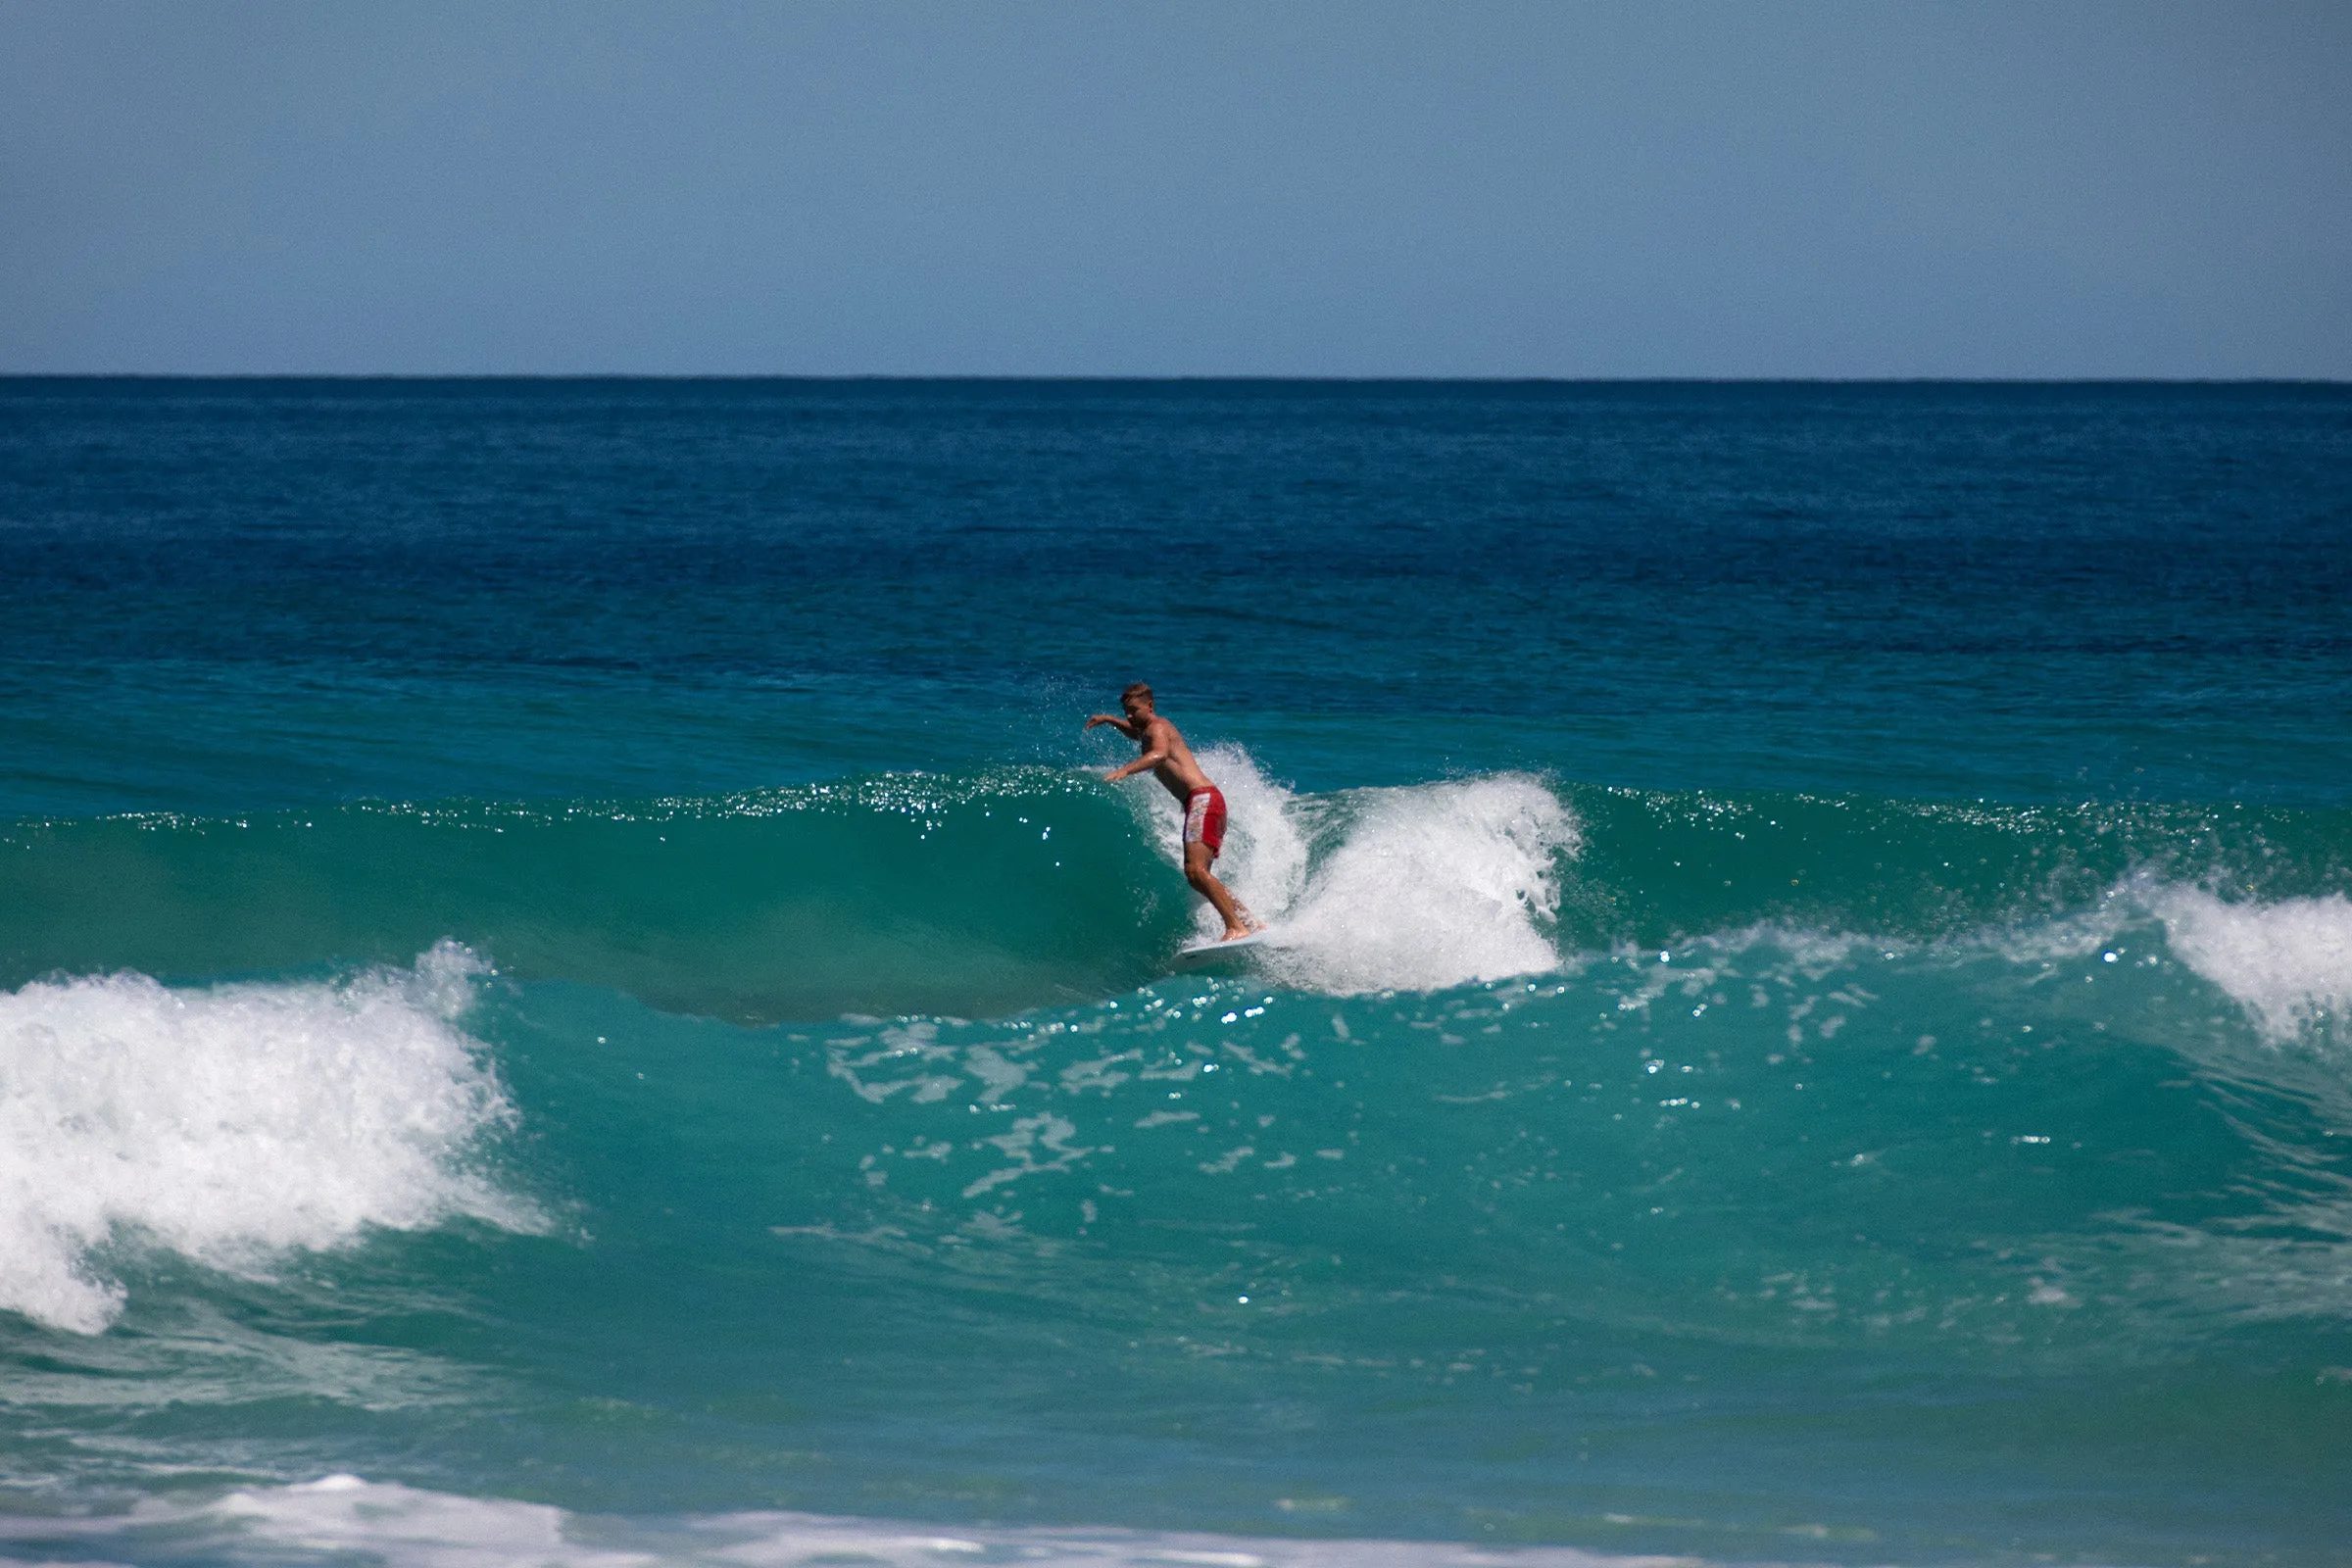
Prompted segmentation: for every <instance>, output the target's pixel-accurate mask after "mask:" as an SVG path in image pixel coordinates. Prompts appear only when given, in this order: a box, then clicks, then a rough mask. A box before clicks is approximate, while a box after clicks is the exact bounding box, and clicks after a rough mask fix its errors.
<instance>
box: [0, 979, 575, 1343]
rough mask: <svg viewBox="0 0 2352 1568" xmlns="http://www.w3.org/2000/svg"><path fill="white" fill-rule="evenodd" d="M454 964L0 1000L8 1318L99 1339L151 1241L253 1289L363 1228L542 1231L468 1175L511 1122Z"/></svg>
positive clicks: (0, 1236)
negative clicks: (112, 1251)
mask: <svg viewBox="0 0 2352 1568" xmlns="http://www.w3.org/2000/svg"><path fill="white" fill-rule="evenodd" d="M480 967H481V966H480V963H479V960H477V959H476V958H475V957H474V956H472V955H471V954H470V953H468V952H466V950H465V949H463V948H460V947H458V946H456V945H454V944H447V943H444V944H442V945H440V946H438V947H436V948H435V949H434V950H433V951H432V952H430V953H427V954H425V955H424V956H421V957H420V958H418V959H417V963H416V965H415V967H414V968H412V969H406V970H378V971H374V972H371V973H368V974H366V975H362V976H359V977H357V978H354V979H350V980H346V981H343V982H340V983H330V982H315V983H304V984H279V985H267V984H245V985H224V986H218V987H214V988H211V989H208V990H199V991H183V990H172V989H168V988H166V987H164V986H162V985H159V984H158V983H156V982H155V981H154V980H151V979H149V978H147V977H146V976H144V975H138V974H118V975H109V976H103V977H91V978H84V979H74V980H65V981H50V982H39V983H35V984H32V985H28V986H25V988H24V989H22V990H20V991H17V992H14V993H12V994H8V995H5V996H0V1307H6V1308H9V1309H13V1310H15V1311H19V1312H23V1313H25V1314H26V1315H27V1316H29V1317H32V1318H35V1319H37V1320H39V1321H40V1322H42V1323H44V1324H47V1325H49V1326H51V1327H53V1328H60V1329H68V1330H73V1331H74V1332H77V1333H83V1334H94V1333H97V1332H99V1331H100V1330H102V1329H104V1328H105V1327H106V1326H107V1325H108V1324H109V1323H111V1322H113V1321H114V1319H115V1318H116V1316H117V1315H119V1314H120V1312H121V1311H122V1309H123V1300H124V1292H123V1287H122V1286H121V1285H120V1284H117V1283H115V1282H114V1281H111V1280H109V1279H106V1278H104V1277H103V1276H102V1275H101V1274H100V1273H99V1272H98V1269H97V1266H96V1264H95V1263H94V1262H93V1254H94V1253H95V1252H96V1251H97V1250H99V1249H101V1248H103V1247H105V1246H106V1245H107V1244H109V1243H110V1242H111V1241H117V1240H138V1241H143V1242H148V1243H152V1244H153V1245H157V1246H160V1247H164V1248H167V1249H169V1250H172V1251H174V1252H177V1253H180V1254H181V1255H183V1256H185V1257H188V1258H191V1259H193V1260H195V1261H197V1262H200V1263H204V1264H206V1265H208V1266H211V1267H215V1268H221V1269H226V1270H232V1271H243V1272H253V1271H257V1270H260V1269H263V1268H266V1267H267V1266H268V1264H269V1262H270V1259H271V1258H272V1257H273V1256H275V1255H277V1254H279V1253H282V1252H283V1251H285V1250H290V1249H296V1248H308V1249H322V1248H330V1247H334V1246H337V1245H339V1244H342V1243H346V1242H349V1241H351V1240H352V1239H354V1238H355V1237H357V1236H358V1235H359V1234H360V1233H361V1232H362V1231H363V1230H364V1229H365V1228H366V1227H368V1226H386V1227H391V1228H394V1229H404V1230H405V1229H415V1228H419V1227H422V1226H427V1225H430V1224H433V1223H435V1222H436V1221H439V1220H441V1219H444V1218H447V1217H450V1216H452V1215H457V1214H469V1215H474V1216H476V1217H479V1218H482V1219H486V1220H489V1221H491V1222H493V1223H496V1224H500V1225H504V1226H507V1227H509V1228H514V1229H527V1228H532V1227H534V1226H536V1225H537V1224H538V1223H539V1222H538V1219H537V1217H536V1215H535V1214H534V1213H533V1211H532V1210H531V1209H530V1208H529V1206H528V1205H527V1204H524V1203H521V1202H518V1201H515V1200H514V1199H512V1198H510V1197H507V1196H506V1195H504V1194H502V1193H500V1192H499V1191H498V1190H497V1189H496V1188H495V1187H494V1186H493V1185H492V1184H491V1183H490V1182H489V1181H488V1180H487V1179H485V1178H484V1177H483V1176H482V1175H481V1174H479V1173H478V1171H476V1170H474V1169H473V1168H471V1160H472V1156H473V1155H474V1153H475V1152H477V1151H478V1150H479V1148H480V1146H481V1144H482V1142H483V1140H484V1139H485V1138H486V1137H487V1136H489V1135H491V1134H493V1133H494V1132H495V1131H496V1130H497V1129H499V1128H500V1127H502V1126H503V1125H505V1124H507V1123H509V1122H510V1121H512V1119H513V1111H512V1109H511V1107H510V1106H509V1104H508V1102H507V1100H506V1097H505V1095H504V1094H503V1092H502V1091H501V1089H500V1087H499V1084H498V1082H497V1080H496V1078H495V1076H494V1075H493V1074H492V1073H491V1071H490V1070H489V1068H488V1067H487V1066H485V1065H484V1064H483V1063H482V1062H481V1061H480V1060H479V1058H478V1055H477V1048H476V1046H475V1043H474V1042H473V1041H471V1040H470V1039H468V1038H467V1037H466V1035H465V1033H464V1032H463V1031H461V1030H460V1029H459V1028H458V1026H457V1023H456V1019H457V1018H458V1016H459V1015H460V1014H461V1013H462V1012H463V1011H464V1010H465V1008H466V1006H467V1005H469V1004H470V1002H471V999H472V979H473V976H474V975H475V974H476V973H477V972H478V971H479V969H480Z"/></svg>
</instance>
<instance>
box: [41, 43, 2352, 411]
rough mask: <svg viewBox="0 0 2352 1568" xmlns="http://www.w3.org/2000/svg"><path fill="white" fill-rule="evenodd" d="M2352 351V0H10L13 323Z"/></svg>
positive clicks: (1612, 354) (1362, 352)
mask: <svg viewBox="0 0 2352 1568" xmlns="http://www.w3.org/2000/svg"><path fill="white" fill-rule="evenodd" d="M53 370H54V371H160V372H172V371H237V372H270V371H325V372H371V371H384V372H461V373H474V372H503V371H515V372H553V373H569V372H588V371H616V372H646V373H693V372H718V373H766V372H779V373H794V374H839V373H878V374H932V373H936V374H1050V375H1063V374H1116V375H1196V374H1224V373H1235V374H1253V375H1390V374H1401V375H1544V376H1653V375H1655V376H1782V375H1788V376H1814V375H1827V376H1945V375H1957V376H2110V375H2113V376H2320V377H2337V378H2341V377H2347V376H2352V4H2346V3H2341V0H2338V3H2328V4H2265V3H2261V0H2236V3H2229V4H2211V5H2176V4H2165V3H2161V0H2126V3H2100V4H2062V3H2051V0H2036V3H2031V4H2007V3H1974V4H1954V5H1940V4H1898V3H1892V0H1885V3H1867V0H1848V3H1838V4H1814V3H1789V4H1767V3H1762V0H1757V3H1748V4H1710V3H1694V4H1674V3H1655V0H1641V3H1627V4H1616V3H1595V4H1574V3H1569V0H1555V3H1549V4H1515V3H1507V0H1478V3H1460V0H1452V3H1433V4H1388V3H1381V0H1360V3H1355V4H1325V3H1318V0H1251V3H1237V4H1227V3H1221V0H1219V3H1204V0H1195V3H1187V4H1154V3H1125V0H1086V3H1069V4H1061V3H1040V4H1029V3H1017V0H1016V3H1005V4H987V3H950V0H937V3H932V4H919V5H907V4H893V3H885V0H861V3H846V4H748V3H742V4H694V3H682V0H662V3H660V4H654V3H647V4H642V5H627V6H623V5H612V4H598V3H588V0H564V3H560V4H534V3H501V4H477V3H466V4H428V3H415V0H412V3H383V4H363V3H358V0H351V3H338V4H315V3H302V4H235V3H204V0H173V3H169V4H162V3H158V4H121V3H114V0H0V371H53Z"/></svg>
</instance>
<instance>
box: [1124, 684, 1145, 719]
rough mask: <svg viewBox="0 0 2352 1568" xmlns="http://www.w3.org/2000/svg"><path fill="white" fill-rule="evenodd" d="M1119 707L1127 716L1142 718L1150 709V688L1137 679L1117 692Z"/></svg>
mask: <svg viewBox="0 0 2352 1568" xmlns="http://www.w3.org/2000/svg"><path fill="white" fill-rule="evenodd" d="M1119 709H1120V711H1122V712H1124V713H1125V714H1126V715H1127V716H1128V717H1129V718H1143V717H1146V716H1147V715H1149V714H1150V713H1151V711H1152V688H1151V687H1149V686H1147V685H1145V684H1144V683H1143V682H1142V681H1140V680H1139V681H1137V682H1136V683H1135V684H1134V685H1132V686H1130V687H1128V688H1127V689H1126V690H1125V691H1123V692H1121V693H1119Z"/></svg>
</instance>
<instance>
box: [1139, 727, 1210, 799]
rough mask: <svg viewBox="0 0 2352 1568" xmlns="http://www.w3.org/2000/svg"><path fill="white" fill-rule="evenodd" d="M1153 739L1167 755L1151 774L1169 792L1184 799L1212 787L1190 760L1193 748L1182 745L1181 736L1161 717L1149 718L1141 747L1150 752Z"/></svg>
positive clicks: (1193, 761)
mask: <svg viewBox="0 0 2352 1568" xmlns="http://www.w3.org/2000/svg"><path fill="white" fill-rule="evenodd" d="M1154 742H1157V743H1158V745H1159V748H1160V750H1162V751H1164V752H1166V753H1167V756H1166V757H1164V758H1162V759H1161V760H1160V761H1159V765H1158V766H1156V767H1154V768H1152V776H1153V777H1154V778H1156V779H1158V780H1159V782H1160V783H1161V784H1162V785H1163V786H1165V787H1166V789H1167V792H1168V793H1169V794H1170V795H1173V796H1175V797H1176V799H1178V800H1179V801H1182V800H1188V799H1190V798H1191V797H1192V795H1193V794H1194V793H1195V792H1196V791H1199V790H1205V789H1214V788H1215V787H1216V786H1215V785H1213V784H1211V783H1209V781H1208V775H1207V774H1206V773H1203V772H1201V764H1200V763H1199V762H1198V761H1196V760H1194V758H1193V749H1192V748H1191V747H1189V746H1187V745H1185V744H1184V736H1183V735H1182V734H1180V733H1178V731H1177V728H1176V726H1175V725H1173V724H1171V723H1169V722H1168V721H1167V720H1166V719H1164V718H1153V719H1152V727H1151V728H1150V729H1149V730H1147V731H1146V732H1145V734H1144V740H1143V745H1144V750H1145V751H1147V752H1149V751H1151V750H1152V745H1153V743H1154Z"/></svg>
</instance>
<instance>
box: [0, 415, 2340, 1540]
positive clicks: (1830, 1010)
mask: <svg viewBox="0 0 2352 1568" xmlns="http://www.w3.org/2000/svg"><path fill="white" fill-rule="evenodd" d="M2348 540H2352V389H2346V388H2343V387H2335V386H2136V385H2122V386H1978V385H1918V386H1843V385H1838V386H1824V385H1733V386H1706V385H1657V386H1643V385H1598V386H1575V385H1475V384H1435V385H1413V384H1398V385H1379V384H1344V385H1320V384H1295V383H1233V384H1222V383H1210V382H1200V383H1132V384H1129V383H1075V382H1071V383H1060V382H1049V383H1019V382H1008V383H971V382H961V383H959V382H947V383H921V382H891V381H864V382H840V383H827V382H759V381H752V382H711V383H694V382H625V381H624V382H594V381H581V382H511V383H510V382H450V383H434V382H398V381H396V382H368V381H332V382H290V381H289V382H277V381H226V382H197V381H77V380H67V381H36V380H16V381H6V382H0V1356H4V1357H5V1371H4V1372H0V1555H6V1556H8V1557H9V1558H12V1559H16V1560H25V1561H57V1562H76V1563H83V1562H118V1563H126V1564H141V1565H146V1564H154V1565H167V1564H170V1565H179V1564H189V1565H193V1564H211V1563H225V1562H270V1563H319V1564H326V1563H335V1564H345V1563H352V1562H366V1561H383V1562H389V1563H396V1564H416V1565H419V1568H477V1565H488V1564H493V1563H508V1562H514V1563H551V1562H562V1563H579V1564H594V1565H599V1568H603V1565H613V1568H620V1565H623V1564H627V1565H640V1564H647V1563H655V1562H681V1563H683V1562H694V1563H705V1562H708V1563H726V1564H736V1565H747V1564H748V1565H764V1564H787V1563H804V1562H808V1563H814V1562H828V1563H841V1562H853V1561H856V1562H888V1563H907V1564H912V1563H950V1562H963V1561H983V1562H1037V1563H1062V1562H1072V1563H1076V1562H1090V1563H1093V1562H1100V1563H1112V1562H1137V1563H1140V1562H1153V1563H1169V1562H1190V1563H1214V1564H1226V1565H1232V1568H1247V1565H1249V1564H1252V1563H1262V1564H1299V1565H1306V1564H1316V1565H1321V1564H1359V1563H1360V1564H1372V1565H1389V1564H1397V1565H1402V1564H1411V1563H1446V1564H1456V1563H1458V1564H1470V1563H1495V1562H1502V1561H1509V1562H1513V1563H1521V1564H1527V1565H1530V1568H1601V1565H1604V1564H1607V1563H1612V1562H1622V1561H1624V1560H1627V1559H1642V1560H1645V1561H1655V1560H1657V1559H1661V1558H1675V1559H1695V1560H1702V1561H1706V1562H1720V1563H1740V1562H1821V1563H1855V1564H1862V1563H1906V1564H1909V1563H1918V1564H1942V1563H1979V1562H2016V1563H2021V1564H2022V1563H2043V1562H2057V1563H2116V1564H2125V1563H2135V1564H2182V1565H2207V1564H2214V1565H2224V1564H2249V1565H2251V1564H2258V1563H2259V1564H2340V1563H2347V1562H2352V1023H2348V1022H2347V1019H2348V1018H2352V899H2348V897H2347V895H2348V894H2352V725H2348V724H2347V717H2348V715H2352V609H2348V608H2347V607H2352V552H2348V551H2347V549H2346V545H2347V542H2348ZM1137 678H1144V679H1149V680H1151V681H1152V683H1153V684H1154V685H1155V686H1156V687H1157V688H1158V691H1159V694H1160V704H1161V709H1162V711H1164V712H1165V713H1167V714H1168V715H1169V716H1170V717H1173V718H1174V719H1176V720H1177V722H1178V723H1180V724H1181V725H1183V726H1184V727H1185V729H1186V731H1187V733H1188V734H1189V736H1190V737H1191V738H1192V740H1193V741H1194V743H1195V745H1196V746H1197V747H1199V748H1200V749H1201V753H1202V757H1203V760H1204V762H1205V764H1206V766H1207V767H1208V769H1209V771H1210V773H1211V774H1212V776H1214V777H1215V778H1216V779H1217V780H1218V781H1219V782H1220V784H1222V786H1223V787H1224V788H1225V790H1226V793H1227V795H1228V797H1229V798H1230V800H1231V803H1232V810H1233V827H1232V836H1231V838H1230V840H1229V843H1228V848H1227V852H1226V855H1225V857H1224V858H1223V859H1222V860H1221V861H1220V868H1221V869H1222V870H1223V871H1224V872H1225V874H1226V875H1227V877H1228V879H1229V880H1230V881H1231V882H1232V883H1233V884H1234V886H1235V887H1236V889H1237V891H1238V892H1239V893H1240V894H1241V896H1242V897H1243V898H1244V900H1245V901H1246V902H1248V903H1249V904H1250V905H1251V906H1252V907H1254V908H1255V909H1256V910H1258V911H1259V912H1260V913H1261V914H1264V915H1266V916H1268V917H1270V918H1271V919H1273V920H1274V921H1275V922H1276V924H1277V925H1278V927H1279V928H1280V929H1281V931H1282V934H1283V940H1282V944H1281V945H1280V946H1278V947H1275V948H1272V949H1270V950H1267V951H1265V952H1263V953H1261V954H1259V955H1257V956H1253V957H1251V958H1250V959H1249V960H1247V961H1228V962H1226V963H1224V964H1222V965H1221V966H1219V967H1216V968H1213V969H1210V970H1206V971H1201V972H1183V973H1178V972H1174V966H1173V962H1172V958H1173V955H1174V954H1175V952H1176V950H1177V949H1178V948H1179V947H1180V946H1182V945H1183V944H1184V943H1185V942H1187V941H1188V940H1191V939H1192V937H1193V936H1194V935H1195V934H1196V933H1198V932H1200V931H1201V930H1202V929H1203V928H1204V920H1205V916H1204V915H1203V913H1202V911H1201V907H1200V906H1199V901H1198V900H1196V899H1195V898H1193V896H1192V895H1191V894H1190V893H1189V891H1188V890H1187V889H1186V887H1185V885H1184V883H1183V881H1182V878H1181V877H1180V875H1179V874H1178V871H1177V869H1176V854H1175V835H1176V824H1175V809H1174V807H1173V805H1172V803H1170V802H1168V801H1167V800H1166V799H1165V798H1164V796H1161V795H1160V794H1159V793H1158V792H1157V791H1156V790H1155V789H1154V788H1153V787H1152V786H1150V785H1149V783H1131V784H1128V785H1122V786H1106V785H1104V784H1103V783H1101V782H1100V775H1101V773H1102V772H1103V770H1104V769H1105V768H1106V767H1107V766H1109V765H1111V764H1113V763H1114V762H1116V761H1118V760H1122V759H1123V758H1124V757H1126V756H1128V755H1131V749H1129V748H1127V747H1126V746H1125V745H1124V743H1121V742H1118V741H1117V740H1116V739H1115V738H1114V737H1111V736H1108V735H1107V734H1106V733H1105V732H1103V731H1097V732H1095V733H1094V734H1093V735H1091V736H1090V735H1086V734H1083V733H1082V732H1081V729H1080V726H1081V724H1082V723H1083V721H1084V718H1085V716H1086V714H1087V713H1089V712H1092V711H1101V710H1104V709H1107V708H1109V707H1111V706H1113V704H1114V702H1115V695H1116V693H1117V691H1118V689H1119V687H1120V686H1122V685H1124V684H1125V683H1126V682H1127V681H1129V680H1132V679H1137Z"/></svg>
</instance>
